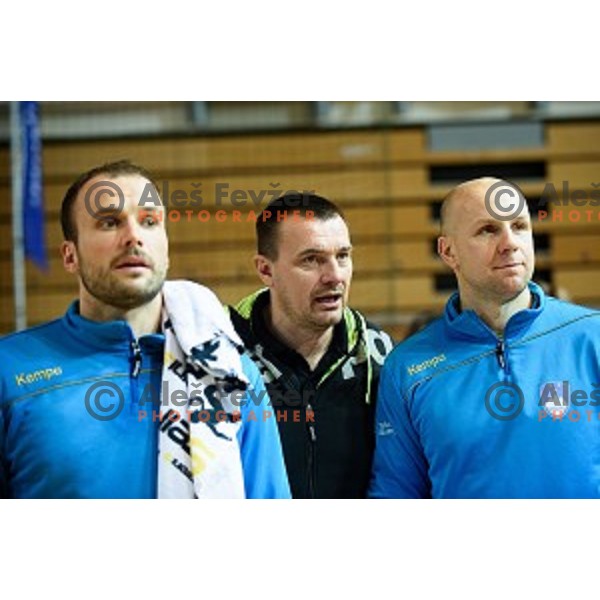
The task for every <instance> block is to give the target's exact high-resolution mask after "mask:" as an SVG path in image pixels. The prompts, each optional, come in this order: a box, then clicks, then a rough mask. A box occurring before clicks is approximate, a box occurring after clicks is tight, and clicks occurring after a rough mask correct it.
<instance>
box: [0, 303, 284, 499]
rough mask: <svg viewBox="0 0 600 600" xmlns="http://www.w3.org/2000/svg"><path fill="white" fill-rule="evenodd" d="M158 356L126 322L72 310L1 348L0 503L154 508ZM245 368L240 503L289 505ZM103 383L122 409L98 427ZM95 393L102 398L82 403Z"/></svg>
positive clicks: (253, 376)
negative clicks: (127, 503) (146, 502)
mask: <svg viewBox="0 0 600 600" xmlns="http://www.w3.org/2000/svg"><path fill="white" fill-rule="evenodd" d="M163 350H164V336H163V335H162V334H154V335H146V336H142V337H140V338H139V340H136V339H135V337H134V334H133V332H132V330H131V328H130V327H129V325H128V324H127V323H126V322H125V321H113V322H109V323H96V322H93V321H90V320H88V319H85V318H84V317H82V316H80V315H79V312H78V302H74V303H73V304H72V305H71V307H70V308H69V310H68V311H67V313H66V315H65V316H64V317H62V318H61V319H57V320H55V321H52V322H50V323H47V324H45V325H41V326H39V327H35V328H32V329H29V330H27V331H24V332H20V333H15V334H11V335H9V336H6V337H4V338H2V339H1V340H0V497H15V498H155V497H156V495H157V454H158V426H159V420H158V417H159V412H160V406H157V405H156V404H153V403H152V399H153V397H154V398H156V395H154V396H153V391H154V390H161V380H162V366H163ZM242 366H243V369H244V372H245V373H246V375H247V377H248V379H249V380H250V383H251V388H250V389H252V390H253V396H252V398H251V399H250V400H249V401H248V402H244V401H242V402H240V404H241V405H242V406H241V407H240V410H241V420H242V426H241V428H240V430H239V433H238V441H239V444H240V453H241V460H242V466H243V471H244V484H245V491H246V496H247V497H248V498H289V497H290V491H289V485H288V481H287V476H286V473H285V465H284V462H283V457H282V453H281V445H280V441H279V434H278V431H277V423H276V422H275V419H274V418H270V417H268V415H266V413H264V412H263V411H269V410H270V409H269V407H268V406H267V404H268V396H267V395H266V391H265V389H264V384H263V382H262V378H261V376H260V373H259V372H258V369H257V368H256V367H255V365H254V363H253V362H252V360H251V359H250V358H249V357H247V356H243V357H242ZM107 383H108V386H110V384H115V385H116V386H118V388H119V389H120V390H121V391H122V393H123V397H124V400H125V402H124V405H123V408H122V410H121V412H120V413H119V414H118V416H117V417H116V418H108V419H106V420H101V419H102V417H105V416H107V415H109V414H110V411H109V410H108V409H110V408H111V406H112V407H113V408H114V407H115V406H117V407H118V401H117V397H116V396H115V394H114V392H112V391H111V390H110V387H107V385H106V384H107ZM94 385H98V386H99V388H101V387H104V390H105V391H104V392H102V390H101V389H99V388H98V389H96V391H95V393H94V394H89V393H88V392H89V391H90V390H91V389H92V388H93V386H94ZM86 393H88V397H87V398H86ZM98 394H99V395H98ZM260 400H262V402H260V405H259V404H258V402H259V401H260ZM86 401H87V405H88V406H87V408H86ZM263 407H264V408H263ZM105 411H106V412H105ZM92 412H94V413H95V414H96V415H98V416H99V417H100V419H98V418H94V417H93V416H92Z"/></svg>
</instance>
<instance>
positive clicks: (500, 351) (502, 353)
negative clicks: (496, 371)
mask: <svg viewBox="0 0 600 600" xmlns="http://www.w3.org/2000/svg"><path fill="white" fill-rule="evenodd" d="M496 359H497V360H498V365H499V366H500V368H501V369H502V370H503V371H504V372H505V373H507V374H508V372H509V369H508V362H507V360H506V346H505V345H504V340H498V344H497V345H496Z"/></svg>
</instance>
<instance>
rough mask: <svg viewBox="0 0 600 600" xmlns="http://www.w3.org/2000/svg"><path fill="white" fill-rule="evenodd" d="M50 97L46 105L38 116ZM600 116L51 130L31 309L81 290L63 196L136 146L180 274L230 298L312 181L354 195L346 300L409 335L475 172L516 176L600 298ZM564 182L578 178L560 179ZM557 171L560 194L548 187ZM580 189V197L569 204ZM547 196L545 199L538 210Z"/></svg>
mask: <svg viewBox="0 0 600 600" xmlns="http://www.w3.org/2000/svg"><path fill="white" fill-rule="evenodd" d="M43 114H44V113H43V112H42V118H44V117H43ZM599 142H600V119H596V118H593V117H585V118H576V119H552V118H548V119H545V120H536V119H531V118H527V117H523V116H520V115H519V116H518V117H516V118H509V119H506V120H505V121H498V119H497V118H494V119H486V118H485V117H482V118H479V119H478V120H476V121H473V120H470V121H466V120H460V119H459V120H454V121H452V122H447V121H443V122H437V123H433V124H432V123H396V124H389V123H384V124H381V123H371V124H370V125H364V124H359V125H356V124H352V126H351V127H346V128H343V129H340V128H339V127H333V126H322V125H321V126H320V127H303V128H300V129H290V128H285V127H284V126H281V127H277V128H275V129H273V130H271V131H262V132H260V133H257V132H256V131H241V130H237V131H229V132H226V131H205V132H198V131H195V132H192V133H190V132H186V131H178V132H177V133H176V134H173V133H171V134H169V133H160V132H159V133H156V132H152V133H146V134H142V135H139V134H136V135H132V134H131V133H126V134H123V135H112V136H109V137H106V136H102V137H101V136H98V135H93V136H92V135H90V136H87V137H86V136H78V137H77V138H75V137H73V138H72V139H60V137H59V136H56V135H55V136H53V137H52V136H49V137H48V139H45V140H44V150H43V173H44V191H45V214H46V235H47V243H48V248H49V256H50V269H49V271H48V272H47V273H43V272H40V271H39V270H38V269H37V268H36V267H34V266H32V265H28V267H27V317H28V325H33V324H36V323H39V322H42V321H45V320H48V319H51V318H53V317H55V316H57V315H60V314H61V313H62V312H64V310H65V309H66V307H67V306H68V304H69V302H70V301H71V300H72V299H73V298H74V297H75V296H76V293H77V288H76V285H75V281H74V279H73V278H72V277H71V276H69V275H68V274H67V273H66V272H65V271H64V270H63V268H62V263H61V259H60V256H59V252H58V247H59V244H60V242H61V239H62V238H61V233H60V225H59V209H60V203H61V200H62V197H63V195H64V192H65V190H66V188H67V186H68V185H69V183H70V182H71V181H72V180H73V179H74V178H75V177H76V176H77V175H78V174H80V173H81V172H83V171H85V170H87V169H89V168H90V167H92V166H94V165H98V164H100V163H103V162H105V161H109V160H115V159H121V158H129V159H131V160H132V161H134V162H138V163H140V164H142V165H144V166H146V167H147V168H149V169H150V170H151V171H152V172H153V173H155V175H156V179H157V180H158V183H159V187H161V190H162V196H163V198H168V199H169V212H168V230H169V235H170V244H171V269H170V277H171V278H188V279H193V280H196V281H199V282H202V283H205V284H206V285H208V286H210V287H212V288H213V289H214V290H215V291H216V292H217V293H218V295H219V296H220V297H221V299H222V300H223V301H224V302H228V303H229V302H235V301H236V300H237V299H239V298H241V297H242V296H243V295H245V294H247V293H249V292H251V291H252V290H254V289H256V288H257V286H258V283H259V282H258V278H257V277H256V275H255V273H254V269H253V265H252V256H253V253H254V222H253V220H252V214H251V211H255V213H254V214H257V213H258V212H259V211H260V210H261V209H262V208H263V207H264V206H265V205H266V203H267V202H269V201H270V200H271V199H272V198H273V197H275V196H276V195H277V194H279V193H280V192H283V191H286V190H291V189H294V190H300V191H303V190H315V191H316V192H317V193H319V194H322V195H324V196H326V197H329V198H331V199H332V200H334V201H335V202H337V203H338V204H339V205H340V206H341V207H342V208H343V209H344V211H345V213H346V215H347V218H348V221H349V223H350V231H351V235H352V241H353V244H354V246H355V275H354V280H353V284H352V292H351V304H352V305H353V306H355V307H356V308H358V309H361V310H362V311H364V312H365V313H366V314H367V315H368V316H370V317H371V318H372V319H373V320H375V321H378V322H379V323H380V324H382V325H385V326H386V327H387V328H389V329H390V330H392V331H393V332H394V333H395V334H396V337H401V336H402V335H403V333H404V329H405V327H406V326H407V325H408V323H410V321H411V320H412V319H413V317H415V316H416V315H417V314H418V313H420V312H421V311H423V310H431V311H438V310H440V309H441V308H442V306H443V304H444V302H445V301H446V299H447V297H448V294H449V293H450V292H451V291H452V290H453V289H454V282H453V278H452V276H451V274H450V273H449V271H448V270H447V269H446V268H445V267H444V266H443V265H442V263H441V261H439V260H438V259H437V257H436V255H435V239H436V235H437V231H438V216H439V206H440V201H441V199H442V198H443V196H444V195H445V194H446V193H447V192H448V191H449V189H450V188H451V187H452V186H453V185H454V184H456V183H458V182H460V181H462V180H464V179H467V178H470V177H474V176H478V175H484V174H491V175H495V176H500V177H506V178H507V179H510V180H512V181H515V182H516V183H518V184H519V185H520V186H521V188H522V190H523V191H524V193H525V195H526V197H527V198H528V200H529V201H530V208H531V211H532V215H533V217H534V220H535V225H534V232H535V237H536V247H537V276H536V278H537V279H540V280H544V281H546V282H547V283H549V284H551V285H552V286H554V287H558V288H561V289H562V290H564V291H566V292H567V293H568V294H569V296H570V298H571V299H572V300H574V301H576V302H579V303H583V304H590V305H595V306H600V245H599V244H598V240H599V239H600V238H599V236H600V202H598V204H599V206H595V205H594V203H593V200H592V196H593V192H594V191H595V190H596V191H597V190H600V143H599ZM564 182H568V183H567V184H565V183H564ZM10 184H11V181H10V151H9V147H8V144H7V143H5V144H4V145H3V146H2V147H0V303H1V306H2V310H1V311H0V332H2V333H6V332H10V331H12V330H13V329H14V316H13V311H14V306H13V283H12V254H11V245H12V241H11V188H10ZM548 184H552V185H553V186H554V189H556V190H557V192H558V194H557V195H556V196H555V197H554V203H552V202H546V201H545V200H548V198H549V196H548V193H549V190H550V189H551V188H549V187H548ZM565 185H567V186H568V193H572V192H573V190H582V191H583V192H582V193H584V194H586V195H587V196H586V198H587V200H586V202H584V203H583V204H582V203H581V202H579V204H582V206H575V205H574V204H569V205H567V206H563V205H562V204H561V199H562V194H563V192H564V190H565ZM540 211H541V212H540Z"/></svg>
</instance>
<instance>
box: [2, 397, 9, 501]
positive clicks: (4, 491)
mask: <svg viewBox="0 0 600 600" xmlns="http://www.w3.org/2000/svg"><path fill="white" fill-rule="evenodd" d="M1 401H2V396H1V395H0V404H1ZM7 477H8V476H7V474H6V466H5V457H4V416H3V413H2V407H1V406H0V499H2V498H8V481H7Z"/></svg>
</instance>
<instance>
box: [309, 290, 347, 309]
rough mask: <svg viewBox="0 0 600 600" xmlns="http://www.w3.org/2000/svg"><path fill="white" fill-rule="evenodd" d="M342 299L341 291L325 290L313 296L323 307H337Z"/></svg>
mask: <svg viewBox="0 0 600 600" xmlns="http://www.w3.org/2000/svg"><path fill="white" fill-rule="evenodd" d="M343 299H344V294H343V293H342V292H327V293H325V294H319V295H318V296H315V297H314V302H315V303H316V304H317V305H319V306H321V307H323V308H329V309H332V308H338V307H339V306H340V305H341V303H342V301H343Z"/></svg>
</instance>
